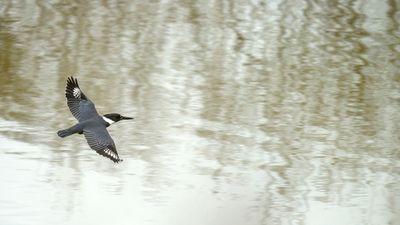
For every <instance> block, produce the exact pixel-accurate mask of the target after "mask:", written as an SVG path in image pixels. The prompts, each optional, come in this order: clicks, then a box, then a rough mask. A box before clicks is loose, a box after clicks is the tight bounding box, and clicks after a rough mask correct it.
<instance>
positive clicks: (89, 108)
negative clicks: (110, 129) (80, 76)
mask: <svg viewBox="0 0 400 225" xmlns="http://www.w3.org/2000/svg"><path fill="white" fill-rule="evenodd" d="M65 97H67V105H68V107H69V110H70V111H71V113H72V115H73V116H74V117H75V118H76V119H77V120H78V121H79V122H80V121H84V120H86V119H89V118H91V117H94V116H97V115H98V113H97V111H96V108H95V106H94V104H93V102H92V101H90V99H88V98H87V97H86V96H85V94H83V92H82V90H81V89H80V88H79V85H78V80H77V79H76V78H73V77H68V79H67V87H66V89H65Z"/></svg>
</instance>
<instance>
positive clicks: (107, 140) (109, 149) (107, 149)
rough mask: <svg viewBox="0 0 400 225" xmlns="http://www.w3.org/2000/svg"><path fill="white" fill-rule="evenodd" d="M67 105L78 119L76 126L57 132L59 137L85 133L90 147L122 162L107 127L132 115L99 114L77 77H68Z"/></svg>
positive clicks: (128, 118) (114, 160)
mask: <svg viewBox="0 0 400 225" xmlns="http://www.w3.org/2000/svg"><path fill="white" fill-rule="evenodd" d="M65 97H67V105H68V108H69V110H70V111H71V113H72V115H73V116H74V117H75V118H76V119H77V120H78V123H77V124H75V125H74V126H72V127H70V128H68V129H65V130H60V131H58V132H57V134H58V136H59V137H62V138H64V137H67V136H69V135H72V134H75V133H78V134H83V135H84V136H85V138H86V141H87V143H88V144H89V146H90V148H91V149H93V150H95V151H96V152H97V153H98V154H100V155H102V156H104V157H107V158H109V159H111V160H112V161H113V162H115V163H118V162H121V161H122V159H120V158H119V156H118V153H117V149H116V147H115V144H114V141H113V139H112V138H111V136H110V134H109V133H108V131H107V129H106V128H107V127H108V126H110V125H111V124H113V123H115V122H118V121H120V120H131V119H133V118H131V117H125V116H121V115H120V114H118V113H110V114H105V115H102V116H101V115H99V114H98V113H97V111H96V108H95V105H94V104H93V102H92V101H91V100H90V99H89V98H88V97H87V96H86V95H85V94H83V92H82V90H81V88H80V87H79V85H78V80H77V79H76V78H73V77H72V76H71V77H68V79H67V87H66V89H65Z"/></svg>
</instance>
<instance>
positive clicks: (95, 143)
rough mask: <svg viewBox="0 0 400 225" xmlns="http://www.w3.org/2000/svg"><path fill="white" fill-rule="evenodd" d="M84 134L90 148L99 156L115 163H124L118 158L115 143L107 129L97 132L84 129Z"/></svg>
mask: <svg viewBox="0 0 400 225" xmlns="http://www.w3.org/2000/svg"><path fill="white" fill-rule="evenodd" d="M83 134H84V135H85V138H86V141H87V143H88V144H89V146H90V148H91V149H93V150H95V151H96V152H97V153H98V154H100V155H102V156H104V157H107V158H109V159H111V160H112V161H113V162H115V163H118V162H120V161H122V159H120V158H119V156H118V153H117V149H116V147H115V144H114V141H113V139H112V138H111V136H110V134H109V133H108V131H107V129H106V128H105V127H104V129H103V128H102V129H96V131H94V130H91V129H84V130H83Z"/></svg>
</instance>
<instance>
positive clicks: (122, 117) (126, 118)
mask: <svg viewBox="0 0 400 225" xmlns="http://www.w3.org/2000/svg"><path fill="white" fill-rule="evenodd" d="M132 119H133V118H132V117H126V116H121V120H132Z"/></svg>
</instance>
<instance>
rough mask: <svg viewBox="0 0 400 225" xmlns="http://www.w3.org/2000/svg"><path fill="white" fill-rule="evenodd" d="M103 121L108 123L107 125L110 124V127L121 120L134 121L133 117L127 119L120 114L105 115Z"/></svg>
mask: <svg viewBox="0 0 400 225" xmlns="http://www.w3.org/2000/svg"><path fill="white" fill-rule="evenodd" d="M103 119H104V121H106V123H108V125H111V124H113V123H115V122H118V121H120V120H131V119H133V118H132V117H126V116H122V115H120V114H118V113H110V114H105V115H103Z"/></svg>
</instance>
